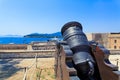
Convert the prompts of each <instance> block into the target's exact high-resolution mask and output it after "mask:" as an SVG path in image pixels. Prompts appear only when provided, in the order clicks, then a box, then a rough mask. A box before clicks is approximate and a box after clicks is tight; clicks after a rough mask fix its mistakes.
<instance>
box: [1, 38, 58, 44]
mask: <svg viewBox="0 0 120 80" xmlns="http://www.w3.org/2000/svg"><path fill="white" fill-rule="evenodd" d="M50 40H54V38H27V37H0V44H30V43H32V42H36V41H37V42H47V41H50ZM57 40H59V39H57Z"/></svg>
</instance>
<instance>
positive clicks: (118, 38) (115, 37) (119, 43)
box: [86, 33, 120, 50]
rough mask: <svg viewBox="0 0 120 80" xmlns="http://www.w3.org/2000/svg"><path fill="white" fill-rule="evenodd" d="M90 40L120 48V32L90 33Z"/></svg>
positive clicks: (107, 46) (108, 46) (109, 46)
mask: <svg viewBox="0 0 120 80" xmlns="http://www.w3.org/2000/svg"><path fill="white" fill-rule="evenodd" d="M86 36H87V38H88V40H89V41H91V40H94V41H96V42H98V43H100V44H102V45H103V46H105V47H106V48H108V49H116V50H118V49H119V50H120V33H89V34H86Z"/></svg>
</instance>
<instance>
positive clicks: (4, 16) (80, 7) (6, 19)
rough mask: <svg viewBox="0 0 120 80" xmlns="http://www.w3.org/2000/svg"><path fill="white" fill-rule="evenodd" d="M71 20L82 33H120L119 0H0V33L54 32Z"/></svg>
mask: <svg viewBox="0 0 120 80" xmlns="http://www.w3.org/2000/svg"><path fill="white" fill-rule="evenodd" d="M70 21H77V22H80V23H81V24H82V26H83V31H84V32H85V33H99V32H100V33H107V32H120V0H0V35H8V34H12V35H26V34H30V33H54V32H58V31H61V28H62V26H63V25H64V24H65V23H67V22H70Z"/></svg>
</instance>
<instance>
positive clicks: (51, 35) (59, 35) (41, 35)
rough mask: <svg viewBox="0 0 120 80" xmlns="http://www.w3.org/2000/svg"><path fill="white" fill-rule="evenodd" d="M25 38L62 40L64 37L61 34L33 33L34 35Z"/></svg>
mask: <svg viewBox="0 0 120 80" xmlns="http://www.w3.org/2000/svg"><path fill="white" fill-rule="evenodd" d="M24 37H28V38H55V37H56V38H62V35H61V33H60V32H56V33H51V34H39V33H32V34H28V35H25V36H24Z"/></svg>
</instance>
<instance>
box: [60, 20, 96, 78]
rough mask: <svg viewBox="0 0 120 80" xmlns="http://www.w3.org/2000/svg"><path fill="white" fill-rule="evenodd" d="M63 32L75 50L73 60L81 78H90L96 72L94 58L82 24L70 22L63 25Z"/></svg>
mask: <svg viewBox="0 0 120 80" xmlns="http://www.w3.org/2000/svg"><path fill="white" fill-rule="evenodd" d="M61 33H62V36H63V39H64V40H65V41H66V42H67V43H68V45H69V46H70V49H71V50H72V52H73V62H74V65H75V68H76V70H77V73H78V76H79V78H80V79H82V80H90V77H91V76H92V75H93V74H94V60H93V58H92V56H91V50H90V49H91V48H90V45H89V42H88V40H87V37H86V35H85V34H84V32H83V31H82V25H81V24H80V23H79V22H74V21H73V22H68V23H66V24H65V25H64V26H63V27H62V29H61Z"/></svg>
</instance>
